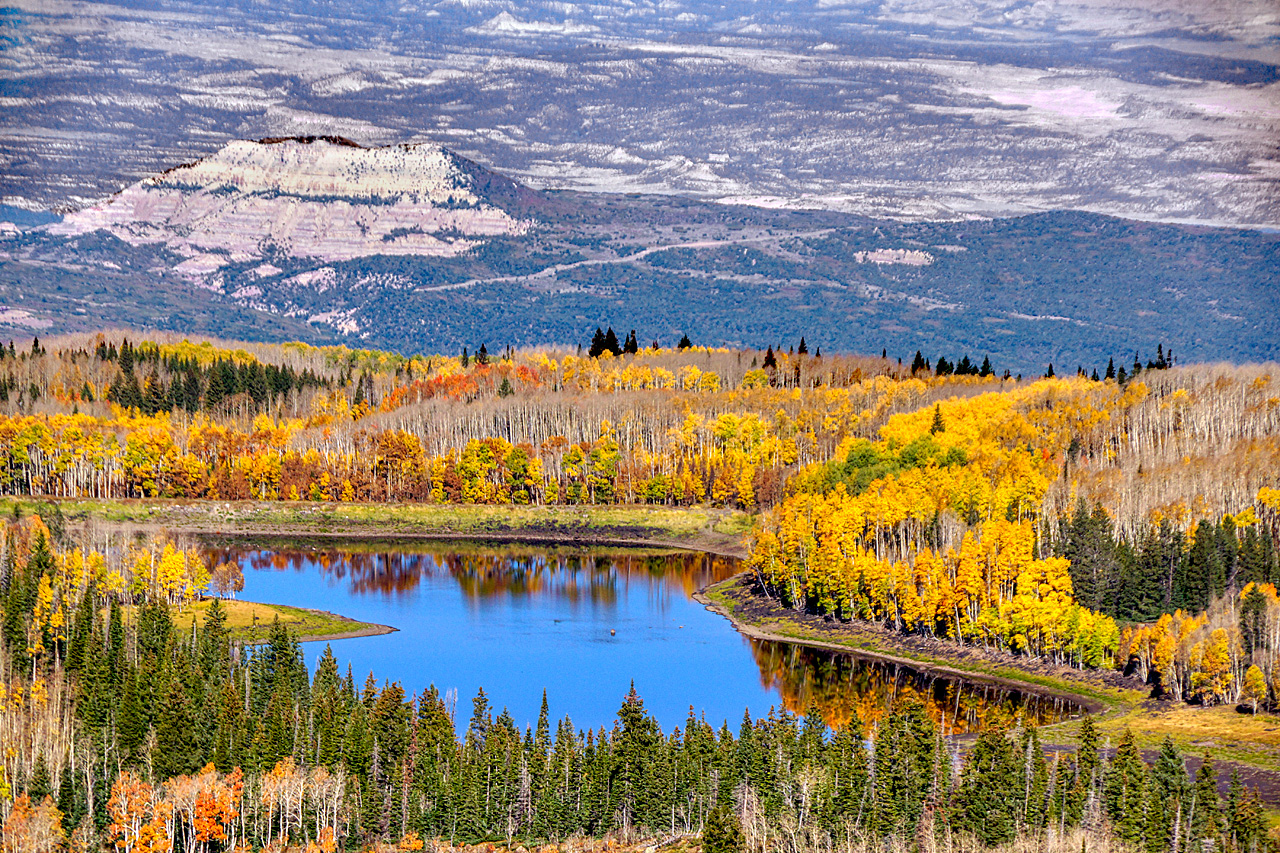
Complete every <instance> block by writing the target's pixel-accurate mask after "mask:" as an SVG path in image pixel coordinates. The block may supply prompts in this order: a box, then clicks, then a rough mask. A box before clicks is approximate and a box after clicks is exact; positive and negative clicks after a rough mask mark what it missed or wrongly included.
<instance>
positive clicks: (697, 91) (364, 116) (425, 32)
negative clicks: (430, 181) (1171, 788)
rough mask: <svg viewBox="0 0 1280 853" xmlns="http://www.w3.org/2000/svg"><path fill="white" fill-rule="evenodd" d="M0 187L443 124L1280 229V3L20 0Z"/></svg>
mask: <svg viewBox="0 0 1280 853" xmlns="http://www.w3.org/2000/svg"><path fill="white" fill-rule="evenodd" d="M4 22H5V26H6V30H5V32H6V36H5V41H4V42H3V43H4V45H5V49H4V51H3V53H2V54H0V57H2V60H3V64H4V83H3V96H4V111H3V113H0V139H3V144H2V145H0V203H4V204H10V205H14V206H19V207H24V208H27V209H55V210H66V209H69V208H76V207H81V206H83V205H84V204H87V203H89V202H93V201H96V200H97V199H99V198H101V197H102V196H104V195H106V194H108V193H110V192H114V191H115V190H117V189H118V188H119V187H121V186H123V185H125V184H129V183H133V182H134V181H138V180H141V179H144V178H147V177H149V176H151V175H153V174H156V173H158V172H160V171H162V170H164V169H166V168H168V167H170V166H172V165H173V164H174V163H180V162H184V161H191V160H196V159H198V158H201V157H208V156H211V155H213V154H215V153H216V152H218V151H219V150H220V149H221V148H222V147H223V146H224V145H226V144H227V143H229V142H232V141H234V140H237V139H245V138H261V137H282V136H295V135H305V134H316V133H325V134H340V135H342V136H344V137H346V138H349V139H353V140H355V141H357V142H359V143H361V144H363V145H388V144H393V143H402V142H417V141H429V142H433V143H436V144H439V145H443V146H445V147H446V148H448V149H449V150H450V151H454V152H457V153H459V154H462V155H463V156H465V157H468V158H470V159H472V160H474V161H476V162H480V163H485V164H488V165H490V166H492V167H493V168H496V169H498V170H499V171H500V172H501V173H502V174H505V175H508V176H511V177H514V178H516V179H518V180H520V181H522V182H523V183H525V184H527V185H529V186H533V187H537V188H542V189H550V188H555V189H577V190H589V191H594V192H640V193H646V194H680V195H685V196H690V197H697V198H700V199H702V200H707V201H710V200H717V199H719V200H737V201H739V202H743V203H745V202H752V203H759V204H773V205H784V204H785V205H788V206H804V207H821V208H827V209H833V210H843V211H846V212H850V213H859V214H862V215H866V216H876V217H880V218H886V219H899V220H916V221H919V220H925V219H953V220H960V219H964V218H967V217H970V216H974V215H977V216H993V215H1000V216H1008V215H1015V214H1025V213H1032V212H1039V211H1050V210H1068V209H1074V210H1088V211H1091V212H1094V213H1102V214H1106V215H1112V216H1121V217H1126V218H1131V219H1150V220H1157V221H1169V222H1182V223H1188V222H1198V223H1203V224H1215V225H1242V226H1251V227H1259V228H1264V227H1278V226H1280V184H1278V183H1277V181H1276V175H1277V174H1280V172H1277V169H1278V168H1280V150H1278V149H1277V147H1276V145H1275V140H1276V139H1277V138H1280V108H1278V106H1277V105H1278V104H1280V100H1278V99H1277V92H1278V91H1280V60H1278V59H1277V56H1278V54H1277V51H1276V45H1277V43H1280V42H1278V39H1280V15H1277V14H1276V4H1275V0H1218V2H1214V3H1204V2H1201V3H1194V2H1188V0H1072V2H1069V3H1067V2H1048V3H1045V2H1028V0H930V2H927V3H925V2H917V0H820V2H804V3H792V2H788V3H761V2H758V1H757V0H726V2H714V3H713V2H708V0H622V2H600V3H575V2H569V1H568V0H407V2H404V3H387V2H382V0H350V2H344V3H341V4H335V3H332V2H328V0H277V2H271V3H263V2H260V0H218V2H212V0H118V2H112V3H89V4H85V3H70V2H57V0H12V2H9V3H6V14H5V16H4Z"/></svg>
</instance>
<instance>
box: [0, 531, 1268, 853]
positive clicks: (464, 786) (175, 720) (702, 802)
mask: <svg viewBox="0 0 1280 853" xmlns="http://www.w3.org/2000/svg"><path fill="white" fill-rule="evenodd" d="M107 538H108V539H110V538H111V537H107ZM65 540H66V536H65V534H64V535H61V536H60V535H59V534H58V533H56V532H54V531H50V530H49V529H48V527H47V526H46V525H45V524H44V523H43V521H42V520H41V519H40V518H39V517H38V516H32V517H29V518H25V519H22V520H19V521H11V522H9V523H8V524H7V525H6V529H5V540H4V541H5V543H6V564H7V565H9V566H10V567H11V572H12V575H11V577H10V578H9V582H8V590H7V593H6V596H5V600H4V605H5V609H4V615H5V620H4V625H3V633H2V634H0V637H2V638H3V645H2V646H0V651H3V653H4V663H5V671H6V673H7V676H8V678H7V680H6V683H5V685H4V690H3V692H2V693H0V734H2V735H3V739H4V742H5V743H6V744H7V745H8V746H9V748H8V749H6V751H5V753H4V755H3V769H4V776H3V788H0V797H3V802H4V808H5V811H6V814H5V822H4V832H5V845H6V848H7V849H11V850H15V851H27V850H54V849H60V848H62V847H64V846H66V845H68V844H69V845H70V846H71V847H72V848H74V849H92V848H95V847H97V846H102V847H107V848H114V849H116V850H125V851H137V850H147V851H161V850H163V851H172V850H241V849H284V848H286V847H291V846H292V847H298V848H303V847H305V848H306V849H307V850H312V851H325V850H327V851H333V850H336V849H339V848H340V849H363V848H366V847H371V846H377V845H379V844H390V845H394V846H396V847H397V848H398V849H400V850H417V849H421V848H422V847H423V846H424V844H425V843H427V842H428V841H429V840H431V839H441V840H448V842H449V843H451V844H452V843H455V842H478V841H486V840H488V841H499V842H503V841H505V842H506V843H507V844H511V843H512V842H513V840H517V839H519V840H523V841H528V842H532V841H556V840H563V839H568V838H572V837H575V836H584V835H585V836H595V837H599V836H603V835H606V834H609V833H614V834H618V835H620V836H621V837H624V838H625V837H630V836H633V835H634V834H635V833H641V834H645V835H649V836H656V837H663V836H667V837H671V836H677V835H679V834H681V833H694V832H699V831H701V832H702V833H703V838H704V843H705V844H706V845H708V846H711V845H712V844H713V843H719V844H725V845H727V846H726V847H724V848H722V849H741V850H753V851H762V850H772V849H785V850H797V851H800V850H818V849H826V848H827V847H828V846H829V845H831V844H837V845H841V846H842V849H871V847H875V848H876V849H881V848H879V846H878V845H879V844H881V843H882V842H883V841H884V840H886V839H911V838H918V837H920V836H921V834H926V835H932V836H937V837H940V838H951V837H953V836H954V837H965V838H971V839H974V840H976V841H977V842H980V843H982V844H985V845H999V844H1002V843H1007V842H1010V841H1013V840H1014V839H1015V838H1020V837H1021V838H1029V837H1030V838H1035V837H1046V836H1053V837H1070V838H1076V837H1083V838H1085V839H1087V838H1089V837H1093V836H1091V835H1090V834H1089V833H1103V834H1102V835H1100V836H1099V837H1109V835H1107V834H1106V833H1105V832H1104V830H1103V829H1102V828H1103V827H1104V826H1108V827H1111V831H1113V832H1114V834H1115V835H1116V836H1118V837H1119V838H1120V839H1121V840H1123V841H1125V842H1128V843H1132V844H1134V845H1139V846H1141V847H1142V848H1143V849H1149V850H1164V849H1191V847H1192V846H1193V845H1200V844H1202V843H1203V844H1208V845H1216V846H1215V848H1214V849H1229V850H1257V849H1264V848H1265V847H1266V845H1267V844H1268V843H1269V842H1268V840H1267V835H1266V831H1267V827H1266V820H1265V814H1264V810H1263V807H1262V805H1261V803H1260V802H1259V801H1258V799H1257V797H1256V795H1255V794H1254V793H1253V792H1252V791H1250V790H1247V789H1246V788H1244V787H1243V786H1242V785H1241V784H1240V782H1239V780H1238V779H1237V780H1235V781H1233V783H1232V786H1231V788H1230V789H1229V791H1228V796H1227V797H1226V798H1225V800H1224V799H1221V798H1220V797H1219V794H1218V790H1217V787H1216V773H1215V772H1214V769H1213V765H1212V762H1211V761H1209V760H1206V761H1205V762H1204V763H1203V764H1202V765H1201V768H1200V770H1199V771H1198V772H1197V774H1196V776H1195V778H1194V779H1190V778H1188V776H1187V774H1186V771H1185V770H1184V764H1183V762H1184V757H1183V756H1182V755H1181V754H1179V752H1178V751H1177V749H1176V748H1175V747H1174V746H1173V744H1172V743H1171V742H1166V744H1165V745H1164V747H1163V750H1162V752H1161V753H1160V755H1159V756H1158V758H1157V759H1156V760H1155V761H1154V762H1152V763H1150V764H1148V763H1147V762H1145V761H1144V760H1143V757H1142V755H1141V753H1140V752H1139V750H1138V748H1137V747H1136V745H1135V743H1134V741H1133V739H1132V737H1131V736H1126V737H1125V738H1123V739H1122V740H1121V741H1120V743H1119V745H1118V747H1117V749H1116V750H1115V752H1114V754H1113V755H1111V756H1110V757H1107V756H1104V754H1103V752H1102V750H1101V746H1102V744H1101V742H1100V738H1099V736H1098V734H1097V733H1096V731H1095V730H1094V728H1093V726H1092V723H1091V721H1090V720H1089V719H1088V718H1086V720H1085V723H1084V728H1083V731H1082V735H1081V740H1080V744H1079V748H1078V750H1076V751H1075V752H1074V753H1068V752H1065V751H1061V750H1054V751H1049V752H1046V750H1045V749H1044V748H1042V746H1041V744H1040V741H1039V735H1038V732H1037V730H1036V729H1035V728H1034V727H1033V726H1027V725H1021V724H1019V722H1018V721H1017V720H1013V719H1010V720H1007V721H1006V722H1004V723H1002V724H1000V725H997V726H994V727H991V728H988V729H986V730H984V731H983V732H982V733H981V734H979V735H978V737H977V739H976V741H974V742H973V743H972V744H970V745H969V748H968V749H967V750H965V751H961V749H960V748H959V746H958V745H957V744H956V743H954V742H952V741H950V740H948V739H947V738H944V737H943V736H942V733H941V732H940V730H939V729H938V727H937V726H936V724H935V723H934V721H933V719H932V718H931V717H930V716H929V715H928V714H927V713H925V709H924V706H923V705H922V704H921V703H919V702H906V703H903V704H902V705H901V706H899V707H897V708H895V709H894V710H892V711H891V712H890V713H889V714H887V715H886V716H884V717H882V718H880V719H878V720H876V721H875V723H874V724H865V725H864V723H863V722H862V721H860V720H859V719H858V718H857V717H856V715H855V716H853V717H852V718H850V719H847V720H846V721H845V722H844V724H843V725H841V726H840V727H839V728H838V729H837V730H835V731H829V730H828V728H827V725H826V723H825V722H824V721H823V718H822V716H821V714H819V713H818V712H817V710H816V709H814V710H811V711H810V713H808V714H807V715H805V716H803V717H797V716H796V715H794V714H791V713H789V712H787V711H785V710H782V711H772V712H770V713H769V714H768V715H766V716H761V717H758V718H756V719H754V720H753V719H751V717H750V716H748V715H744V717H743V719H742V721H741V725H740V726H739V727H738V729H737V731H736V732H735V731H733V730H731V729H730V728H729V726H728V724H727V723H726V724H724V725H722V726H721V727H720V728H719V729H718V730H717V729H715V728H713V727H712V726H711V725H709V724H708V723H707V722H706V720H705V719H701V718H698V717H695V716H694V715H693V714H692V712H691V713H690V716H689V719H688V720H686V721H685V723H684V725H683V726H675V727H673V728H672V729H671V730H670V731H669V732H664V731H663V729H662V728H661V727H660V726H659V725H658V723H657V721H656V720H654V719H653V718H652V717H651V716H650V715H649V714H648V713H647V712H646V711H645V708H644V702H643V700H642V698H641V697H639V696H638V695H636V693H635V691H634V688H633V689H632V691H631V693H630V694H628V695H627V696H626V697H623V698H621V699H620V707H619V710H618V713H617V717H616V719H615V721H614V723H613V725H612V727H611V728H608V729H606V728H603V727H602V728H600V729H599V730H598V731H589V730H588V731H585V732H584V731H581V730H578V729H576V728H575V727H574V725H573V722H572V721H571V720H570V719H568V718H562V719H559V720H553V719H552V717H551V716H550V711H549V709H548V708H547V706H546V702H545V697H544V702H543V710H542V712H541V714H540V715H539V718H538V721H537V723H536V725H533V726H529V727H527V728H525V729H524V730H523V731H522V730H521V729H520V728H519V727H518V726H517V725H516V724H515V722H514V720H513V719H512V718H511V716H510V715H509V714H507V713H506V712H505V711H501V712H497V713H495V710H496V709H494V708H492V707H491V706H490V704H489V701H488V699H487V697H486V696H485V695H484V692H483V691H481V692H480V693H479V694H478V695H477V696H476V697H475V698H474V700H473V701H472V704H471V709H470V711H469V715H466V716H459V712H458V709H456V708H455V707H453V706H452V702H451V700H450V699H449V698H448V697H442V696H441V695H440V694H439V693H438V692H437V691H436V690H435V688H434V687H432V688H429V689H427V690H426V691H424V692H423V693H422V694H421V695H418V696H407V695H406V694H405V691H404V690H403V689H402V688H401V687H400V686H399V685H398V684H388V683H382V684H379V683H378V682H377V681H376V679H375V677H374V676H373V675H372V674H370V675H369V676H368V678H367V679H366V680H365V681H364V682H363V684H359V683H357V681H356V679H355V678H354V676H353V674H352V672H351V671H350V668H349V667H348V669H347V671H346V673H345V674H344V673H342V672H341V670H340V667H339V664H338V660H337V658H336V657H335V656H334V654H333V652H332V651H331V650H329V649H326V651H325V653H324V654H323V655H322V656H321V659H320V663H319V665H318V667H317V668H316V671H315V673H314V674H311V673H309V672H308V671H307V668H306V666H305V664H304V663H303V661H302V656H301V652H300V649H299V646H298V642H297V640H296V639H295V638H294V637H292V636H291V635H290V634H289V632H288V631H287V630H286V629H284V628H283V627H281V626H280V625H279V624H277V625H276V626H275V627H274V628H273V630H272V633H271V636H270V638H269V640H268V642H266V643H263V644H260V645H255V646H252V647H248V648H246V647H243V646H241V645H239V644H236V643H233V642H231V641H230V639H229V633H228V631H227V628H226V627H225V620H224V617H223V615H222V610H221V607H220V604H219V603H218V602H215V604H214V606H213V607H211V608H210V610H209V614H208V618H207V619H206V620H205V621H204V622H203V623H201V624H198V625H194V626H193V628H192V630H191V631H190V632H185V631H180V630H178V629H176V628H175V623H174V612H175V608H176V607H177V604H178V602H180V601H181V600H182V599H183V598H184V597H189V596H192V595H194V594H195V591H196V589H197V586H196V585H197V584H199V583H200V582H201V581H202V580H203V579H206V578H208V577H209V575H210V573H211V571H212V570H213V569H212V568H211V567H209V566H207V565H204V564H203V563H202V562H201V558H200V557H199V556H198V555H196V554H192V553H185V552H183V551H181V550H178V549H176V548H175V547H174V546H173V544H172V543H171V542H161V541H158V540H153V541H148V542H146V543H144V544H143V545H142V546H139V545H138V544H137V542H136V540H134V541H133V544H131V545H130V546H129V547H128V548H124V547H119V543H118V542H117V543H116V546H115V547H111V546H108V547H107V548H106V549H105V551H91V552H89V553H88V554H86V553H85V552H84V551H83V550H82V548H81V547H69V545H70V543H68V544H67V545H58V544H56V543H58V542H62V541H65ZM116 578H121V579H123V580H124V581H125V583H124V584H123V586H120V585H119V584H118V583H117V582H116V580H115V579H116ZM33 591H34V594H33ZM104 602H105V606H103V605H104ZM19 654H21V655H22V658H21V659H19V658H18V655H19ZM463 713H464V714H466V712H463ZM1082 827H1083V831H1084V832H1085V835H1083V836H1080V832H1081V828H1082ZM1073 833H1074V834H1073ZM1082 843H1084V842H1082ZM857 845H867V846H866V847H858V846H857ZM1206 849H1208V848H1207V847H1206Z"/></svg>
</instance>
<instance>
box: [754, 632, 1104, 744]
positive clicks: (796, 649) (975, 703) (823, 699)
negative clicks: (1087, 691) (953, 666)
mask: <svg viewBox="0 0 1280 853" xmlns="http://www.w3.org/2000/svg"><path fill="white" fill-rule="evenodd" d="M751 653H752V654H753V655H754V656H755V659H756V664H757V665H759V667H760V679H761V682H762V683H763V684H764V686H765V688H766V689H768V690H771V691H776V692H777V693H778V694H780V695H781V697H782V702H783V704H784V705H786V707H787V709H788V710H789V711H792V712H793V713H797V714H803V713H806V712H807V711H808V709H809V708H810V707H813V706H817V708H818V710H819V711H821V712H822V716H823V719H825V720H826V721H827V725H828V726H831V727H832V728H843V727H844V726H845V725H847V724H848V723H849V721H850V720H852V719H854V718H855V716H856V718H857V719H858V720H859V721H860V723H861V725H862V729H863V732H864V733H866V732H867V731H868V730H869V729H870V727H871V726H872V725H873V724H874V723H875V722H877V721H878V720H879V719H880V718H881V717H883V716H884V715H885V714H886V713H888V712H889V711H890V710H891V709H892V708H893V707H894V706H896V705H899V704H901V703H902V702H905V701H911V700H914V701H918V702H920V703H921V704H923V705H924V707H925V710H926V711H927V712H928V713H929V715H930V716H931V717H933V720H934V722H935V723H937V724H938V727H939V729H940V730H941V731H942V732H943V733H944V734H947V735H953V734H965V733H967V732H974V731H978V730H981V729H984V728H987V727H989V726H992V725H998V724H1000V723H1002V722H1008V721H1011V720H1013V719H1014V718H1017V717H1021V718H1022V720H1023V721H1024V722H1027V723H1034V724H1035V725H1037V726H1043V725H1048V724H1050V723H1056V722H1059V721H1060V720H1063V719H1066V718H1067V717H1069V716H1071V715H1072V714H1075V713H1079V710H1080V708H1079V706H1078V705H1076V704H1075V703H1072V702H1069V701H1067V700H1065V699H1062V698H1057V697H1052V696H1043V695H1040V694H1037V693H1024V692H1022V691H1019V690H1014V689H1010V688H1008V687H1003V686H998V685H993V684H986V683H982V682H976V681H965V680H963V679H960V678H956V677H954V676H949V675H941V674H936V673H929V672H923V671H920V670H917V669H913V668H911V667H907V666H902V665H900V664H895V663H890V662H886V661H880V660H871V659H867V658H861V657H855V656H853V655H849V654H841V653H839V652H832V651H828V650H826V649H814V648H809V647H806V646H794V645H791V644H789V643H778V642H773V641H771V640H752V641H751Z"/></svg>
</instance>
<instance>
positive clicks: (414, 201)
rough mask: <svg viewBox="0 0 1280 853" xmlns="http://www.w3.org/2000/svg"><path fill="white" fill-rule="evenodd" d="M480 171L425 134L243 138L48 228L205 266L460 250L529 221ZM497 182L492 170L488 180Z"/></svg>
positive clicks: (514, 231) (184, 268) (521, 229)
mask: <svg viewBox="0 0 1280 853" xmlns="http://www.w3.org/2000/svg"><path fill="white" fill-rule="evenodd" d="M477 171H478V170H477V169H476V168H475V167H474V166H473V165H472V164H469V163H467V162H466V161H464V160H462V158H459V157H457V156H455V155H453V154H451V153H450V152H448V151H446V150H445V149H443V148H440V147H439V146H435V145H429V144H418V145H393V146H387V147H382V148H365V147H362V146H360V145H357V144H356V143H354V142H351V141H350V140H347V139H343V138H341V137H289V138H276V139H263V140H259V141H256V142H253V141H237V142H232V143H229V144H228V145H226V146H225V147H224V148H223V149H222V150H220V151H219V152H218V153H217V154H215V155H213V156H211V157H207V158H205V159H203V160H199V161H197V162H195V163H190V164H187V165H183V166H178V167H176V168H174V169H170V170H168V171H166V172H164V173H162V174H160V175H157V176H155V177H152V178H148V179H146V180H143V181H140V182H138V183H136V184H133V185H132V186H130V187H127V188H125V189H124V190H122V191H121V192H119V193H117V194H116V195H114V196H112V197H110V198H108V199H106V200H104V201H103V202H100V203H98V204H95V205H92V206H90V207H87V208H84V209H82V210H79V211H76V212H74V213H71V214H69V215H67V216H66V217H65V218H64V219H63V220H62V221H61V222H59V223H56V224H53V225H50V226H47V230H48V233H50V234H54V235H59V236H64V237H73V236H78V235H83V234H88V233H91V232H93V231H95V230H98V229H103V230H106V231H108V232H110V233H111V234H113V235H114V236H116V237H118V238H119V239H121V240H123V241H124V242H126V243H129V244H130V245H134V246H138V245H143V244H162V245H164V246H165V247H166V248H168V249H170V250H171V251H173V252H174V253H175V254H178V255H180V256H183V257H185V258H186V260H185V261H183V262H182V263H181V264H179V265H178V269H179V271H180V272H184V273H187V274H191V275H196V276H202V275H206V274H210V273H213V272H215V271H216V270H218V269H219V268H220V267H223V266H225V265H226V264H228V263H232V262H234V263H244V262H246V261H251V260H253V259H255V258H262V259H263V260H264V261H265V260H270V259H271V258H272V257H274V256H279V255H283V256H287V257H292V258H313V259H317V260H322V261H342V260H350V259H353V258H359V257H367V256H371V255H423V256H428V257H455V256H457V255H460V254H462V253H464V252H467V251H468V250H470V249H473V248H475V247H476V246H478V245H480V244H482V243H483V242H484V241H485V240H486V238H490V237H494V236H499V235H503V236H506V235H519V234H523V233H525V232H526V231H527V230H528V228H529V227H530V224H531V223H530V222H529V221H528V220H520V219H517V218H515V217H513V216H512V215H511V214H509V213H507V212H506V211H505V210H503V209H501V208H499V207H497V206H495V205H493V204H491V203H489V202H488V201H487V199H486V198H485V197H482V195H481V194H479V193H478V192H477V191H476V186H475V185H476V183H477V182H478V181H479V179H478V178H477ZM486 180H487V181H490V182H491V180H492V179H491V178H487V179H486Z"/></svg>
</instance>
